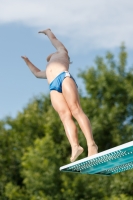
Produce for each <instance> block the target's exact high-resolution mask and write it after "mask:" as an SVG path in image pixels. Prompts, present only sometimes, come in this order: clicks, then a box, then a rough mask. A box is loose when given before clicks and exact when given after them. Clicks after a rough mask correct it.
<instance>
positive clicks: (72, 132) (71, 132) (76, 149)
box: [50, 91, 83, 162]
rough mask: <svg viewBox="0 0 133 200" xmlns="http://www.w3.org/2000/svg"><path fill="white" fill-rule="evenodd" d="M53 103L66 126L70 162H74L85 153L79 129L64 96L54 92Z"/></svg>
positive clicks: (52, 95)
mask: <svg viewBox="0 0 133 200" xmlns="http://www.w3.org/2000/svg"><path fill="white" fill-rule="evenodd" d="M50 96H51V101H52V105H53V107H54V109H55V110H56V111H57V112H58V114H59V116H60V119H61V121H62V123H63V125H64V129H65V132H66V135H67V138H68V140H69V142H70V145H71V149H72V154H71V158H70V161H71V162H74V161H75V160H76V159H77V157H78V156H79V155H80V154H81V153H82V152H83V148H82V147H81V146H80V145H79V142H78V134H77V128H76V125H75V123H74V121H73V120H72V114H71V112H70V110H69V108H68V105H67V103H66V101H65V99H64V97H63V95H62V93H58V92H57V91H52V92H51V93H50Z"/></svg>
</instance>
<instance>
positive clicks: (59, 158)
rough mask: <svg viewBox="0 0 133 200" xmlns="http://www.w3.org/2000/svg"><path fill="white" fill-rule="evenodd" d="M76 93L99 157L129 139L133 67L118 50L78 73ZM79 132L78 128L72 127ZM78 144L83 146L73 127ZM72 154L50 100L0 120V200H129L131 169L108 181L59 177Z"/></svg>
mask: <svg viewBox="0 0 133 200" xmlns="http://www.w3.org/2000/svg"><path fill="white" fill-rule="evenodd" d="M79 76H80V78H82V79H83V81H84V85H85V88H86V95H85V96H82V93H81V94H80V100H81V104H82V107H83V110H84V111H85V113H86V114H87V116H88V117H89V119H90V121H91V124H92V129H93V135H94V138H95V141H96V143H97V144H98V146H99V152H101V151H104V150H106V149H109V148H112V147H115V146H118V145H121V144H123V143H126V142H129V141H131V140H132V139H133V68H130V67H129V66H128V67H127V52H126V50H125V47H124V46H123V45H122V46H121V48H120V52H119V55H118V59H117V61H116V60H115V59H114V55H113V54H112V53H110V52H107V53H106V55H105V57H104V58H102V57H97V58H96V60H95V64H94V66H93V67H88V69H86V70H85V71H82V72H81V73H80V74H79ZM77 127H78V125H77ZM78 133H79V140H80V144H81V145H82V146H83V147H84V149H85V151H84V153H83V154H82V156H80V157H79V158H83V157H86V156H87V148H86V141H85V139H84V136H83V134H82V132H81V130H80V129H79V127H78ZM70 154H71V149H70V146H69V143H68V141H67V138H66V136H65V132H64V128H63V126H62V123H61V121H60V119H59V117H58V115H57V113H56V112H55V111H54V109H53V107H52V106H51V102H50V98H49V96H39V97H37V98H33V100H32V102H30V103H29V104H28V105H27V106H26V107H25V108H24V109H23V112H20V113H18V115H17V117H16V118H15V119H13V118H11V117H7V118H6V119H3V120H1V121H0V200H54V199H57V200H132V199H133V170H130V171H126V172H123V173H120V174H116V175H113V176H110V177H106V176H97V175H81V174H72V173H63V172H60V171H59V167H60V166H62V165H65V164H67V163H70V160H69V159H70Z"/></svg>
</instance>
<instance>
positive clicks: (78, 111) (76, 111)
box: [70, 105, 83, 118]
mask: <svg viewBox="0 0 133 200" xmlns="http://www.w3.org/2000/svg"><path fill="white" fill-rule="evenodd" d="M70 110H71V113H72V115H73V117H74V118H76V117H77V116H78V115H79V114H81V113H82V112H83V111H82V109H81V107H80V106H79V105H73V106H72V107H71V109H70Z"/></svg>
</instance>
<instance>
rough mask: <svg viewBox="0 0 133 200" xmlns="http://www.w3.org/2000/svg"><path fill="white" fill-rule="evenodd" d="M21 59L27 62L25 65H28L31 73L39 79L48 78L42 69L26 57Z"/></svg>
mask: <svg viewBox="0 0 133 200" xmlns="http://www.w3.org/2000/svg"><path fill="white" fill-rule="evenodd" d="M21 58H23V60H24V61H25V63H26V64H27V66H28V67H29V69H30V70H31V72H32V73H33V74H34V75H35V76H36V77H37V78H45V79H46V78H47V76H46V71H41V70H40V69H38V68H37V67H36V66H35V65H33V64H32V63H31V62H30V60H29V59H28V58H27V57H25V56H21Z"/></svg>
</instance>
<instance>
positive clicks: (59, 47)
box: [39, 29, 68, 53]
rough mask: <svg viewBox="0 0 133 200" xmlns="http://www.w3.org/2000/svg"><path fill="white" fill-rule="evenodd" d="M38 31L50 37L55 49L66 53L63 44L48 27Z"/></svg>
mask: <svg viewBox="0 0 133 200" xmlns="http://www.w3.org/2000/svg"><path fill="white" fill-rule="evenodd" d="M39 33H44V34H45V35H47V36H48V38H49V39H50V41H51V43H52V45H53V46H54V47H55V48H56V49H57V51H59V52H60V51H65V52H67V53H68V51H67V49H66V48H65V46H64V45H63V44H62V43H61V42H60V41H59V40H58V39H57V38H56V37H55V35H54V34H53V33H52V31H51V30H50V29H46V30H44V31H39Z"/></svg>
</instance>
